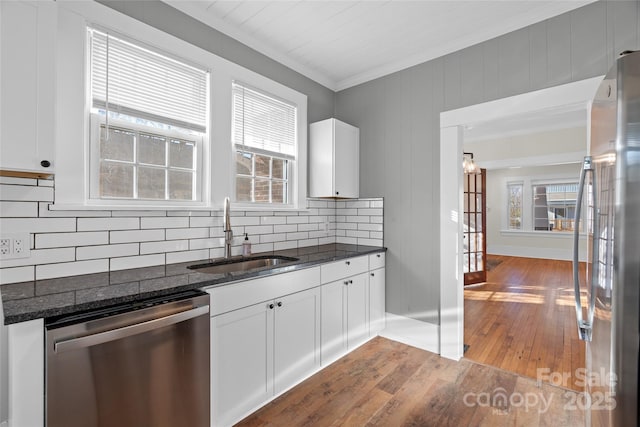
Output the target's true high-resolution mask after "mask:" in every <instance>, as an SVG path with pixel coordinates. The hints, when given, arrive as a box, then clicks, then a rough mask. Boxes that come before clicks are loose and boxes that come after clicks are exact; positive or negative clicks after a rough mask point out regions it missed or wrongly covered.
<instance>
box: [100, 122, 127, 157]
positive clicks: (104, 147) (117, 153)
mask: <svg viewBox="0 0 640 427" xmlns="http://www.w3.org/2000/svg"><path fill="white" fill-rule="evenodd" d="M105 137H106V129H105V126H101V127H100V158H101V159H108V160H122V161H125V162H133V143H134V141H135V133H133V132H130V131H126V130H123V129H118V128H112V127H110V128H109V139H106V140H105Z"/></svg>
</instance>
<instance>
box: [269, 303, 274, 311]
mask: <svg viewBox="0 0 640 427" xmlns="http://www.w3.org/2000/svg"><path fill="white" fill-rule="evenodd" d="M267 307H269V310H273V307H275V306H274V305H273V303H271V304H269V305H267Z"/></svg>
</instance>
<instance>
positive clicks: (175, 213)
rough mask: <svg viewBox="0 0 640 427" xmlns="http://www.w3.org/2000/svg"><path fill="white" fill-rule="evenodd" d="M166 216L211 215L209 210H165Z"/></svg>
mask: <svg viewBox="0 0 640 427" xmlns="http://www.w3.org/2000/svg"><path fill="white" fill-rule="evenodd" d="M167 216H211V212H209V211H167Z"/></svg>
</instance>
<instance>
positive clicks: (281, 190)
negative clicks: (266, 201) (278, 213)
mask: <svg viewBox="0 0 640 427" xmlns="http://www.w3.org/2000/svg"><path fill="white" fill-rule="evenodd" d="M271 200H272V201H273V203H287V187H286V184H285V183H284V182H282V181H274V182H272V183H271Z"/></svg>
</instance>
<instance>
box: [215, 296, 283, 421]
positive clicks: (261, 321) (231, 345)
mask: <svg viewBox="0 0 640 427" xmlns="http://www.w3.org/2000/svg"><path fill="white" fill-rule="evenodd" d="M270 307H271V303H259V304H256V305H252V306H249V307H246V308H242V309H240V310H235V311H232V312H229V313H225V314H221V315H219V316H215V317H212V318H211V384H212V390H211V418H212V425H214V426H227V425H232V424H233V423H235V422H237V421H239V420H240V418H241V417H243V416H244V415H246V414H247V412H248V411H250V410H252V409H255V408H256V407H257V406H258V405H260V404H262V403H263V402H265V401H267V400H268V399H270V398H271V396H273V315H274V309H273V308H270Z"/></svg>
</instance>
